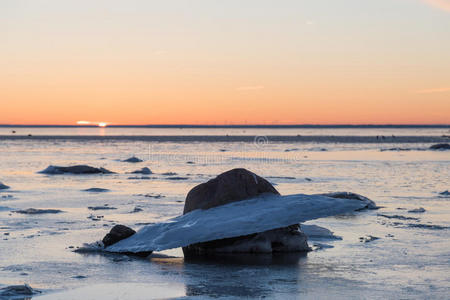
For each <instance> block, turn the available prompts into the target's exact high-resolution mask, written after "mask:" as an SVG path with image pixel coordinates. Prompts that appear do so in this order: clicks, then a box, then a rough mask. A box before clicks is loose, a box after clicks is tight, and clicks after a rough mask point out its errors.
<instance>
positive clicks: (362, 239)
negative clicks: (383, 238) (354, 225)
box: [359, 235, 380, 243]
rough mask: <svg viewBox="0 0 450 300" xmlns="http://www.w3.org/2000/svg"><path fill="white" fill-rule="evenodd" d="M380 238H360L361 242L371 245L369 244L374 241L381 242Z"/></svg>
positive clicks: (369, 236) (368, 236) (370, 236)
mask: <svg viewBox="0 0 450 300" xmlns="http://www.w3.org/2000/svg"><path fill="white" fill-rule="evenodd" d="M379 239H380V238H379V237H376V236H372V235H366V236H365V237H360V238H359V241H360V242H361V243H369V242H372V241H375V240H379Z"/></svg>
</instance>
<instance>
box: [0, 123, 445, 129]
mask: <svg viewBox="0 0 450 300" xmlns="http://www.w3.org/2000/svg"><path fill="white" fill-rule="evenodd" d="M2 127H3V128H13V127H15V128H98V125H23V124H19V125H14V124H0V128H2ZM107 127H108V128H222V129H232V128H236V129H240V128H246V129H250V128H251V129H258V128H263V129H264V128H266V129H277V128H279V129H289V128H305V129H306V128H307V129H320V128H331V129H332V128H344V129H351V128H355V129H358V128H374V129H376V128H397V129H399V128H400V129H401V128H404V129H407V128H449V129H450V124H381V125H376V124H361V125H352V124H335V125H333V124H329V125H320V124H290V125H289V124H278V125H276V124H272V125H270V124H253V125H251V124H239V125H226V124H221V125H205V124H204V125H201V124H199V125H190V124H167V125H164V124H149V125H113V124H108V126H107Z"/></svg>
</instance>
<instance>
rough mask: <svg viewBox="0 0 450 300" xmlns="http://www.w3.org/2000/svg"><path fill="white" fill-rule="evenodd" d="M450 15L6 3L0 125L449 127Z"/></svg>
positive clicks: (330, 5)
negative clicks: (390, 125) (92, 121)
mask: <svg viewBox="0 0 450 300" xmlns="http://www.w3.org/2000/svg"><path fill="white" fill-rule="evenodd" d="M449 3H450V2H449V1H446V0H402V1H399V0H380V1H363V2H359V1H357V2H355V1H350V0H344V1H329V2H326V5H325V2H322V1H319V2H316V1H286V2H285V3H284V4H283V5H280V4H279V3H278V2H276V1H253V0H252V1H246V2H245V3H242V2H241V1H221V2H218V1H206V0H204V1H201V0H199V1H175V2H173V1H137V0H136V1H130V2H128V1H127V2H126V3H125V2H122V1H96V2H95V3H89V5H88V4H87V2H83V1H81V2H80V1H41V0H36V1H28V2H27V1H4V2H1V3H0V16H1V18H0V28H1V29H0V36H1V38H2V46H1V47H0V64H1V66H2V67H1V68H0V104H1V110H2V114H1V117H0V124H68V125H72V124H77V121H78V120H107V121H108V123H109V122H111V123H112V124H123V125H131V124H136V125H140V124H448V123H450V117H449V116H450V114H449V112H450V59H449V55H448V53H450V11H449V10H450V4H449ZM103 123H105V121H102V122H99V123H98V125H99V126H101V125H100V124H103ZM78 124H80V125H83V123H78ZM94 124H95V123H94ZM84 125H86V124H84ZM105 126H106V124H105Z"/></svg>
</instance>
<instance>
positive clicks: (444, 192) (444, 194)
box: [439, 190, 450, 196]
mask: <svg viewBox="0 0 450 300" xmlns="http://www.w3.org/2000/svg"><path fill="white" fill-rule="evenodd" d="M439 195H442V196H450V192H449V191H448V190H447V191H443V192H440V193H439Z"/></svg>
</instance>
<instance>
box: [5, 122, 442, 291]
mask: <svg viewBox="0 0 450 300" xmlns="http://www.w3.org/2000/svg"><path fill="white" fill-rule="evenodd" d="M13 130H14V131H16V133H12V131H13ZM29 134H31V136H28V135H29ZM449 135H450V128H448V127H447V128H445V127H444V128H269V129H268V128H183V129H180V128H108V127H107V128H26V127H20V128H10V127H2V128H0V153H1V155H0V182H2V183H3V184H5V185H7V186H9V187H10V188H9V189H4V190H0V288H2V287H6V286H10V285H16V284H23V283H27V284H29V285H30V286H31V287H33V288H34V289H37V290H39V291H40V293H38V294H35V295H34V296H33V298H36V299H166V298H167V299H209V298H226V299H235V298H236V299H237V298H248V299H260V298H268V299H299V298H301V299H327V298H333V299H448V297H449V296H448V295H449V294H450V196H449V195H446V194H445V193H443V192H445V191H447V190H449V189H450V151H433V150H429V149H428V148H429V147H430V146H431V145H432V144H435V143H439V142H450V139H449V138H448V136H449ZM131 156H136V157H139V158H140V159H142V160H143V162H139V163H127V162H123V161H122V160H125V159H127V158H129V157H131ZM74 164H87V165H90V166H94V167H103V168H106V169H108V170H111V171H114V172H116V174H105V175H45V174H40V173H38V172H39V171H41V170H43V169H45V168H47V167H48V166H49V165H60V166H68V165H74ZM143 167H148V168H149V169H151V171H152V172H153V174H149V175H142V174H129V173H130V172H132V171H135V170H137V169H141V168H143ZM238 167H239V168H247V169H249V170H251V171H253V172H255V173H256V174H258V175H260V176H262V177H265V178H266V179H268V180H269V181H270V182H272V183H273V184H274V185H275V187H276V188H277V189H278V191H279V192H280V193H281V194H283V195H288V194H298V193H304V194H315V193H326V192H336V191H349V192H355V193H358V194H361V195H364V196H366V197H368V198H370V199H372V200H374V201H375V202H376V203H377V205H379V206H382V208H380V209H379V210H369V211H364V212H356V213H352V214H346V215H341V216H336V217H328V218H323V219H318V220H314V221H308V222H307V223H306V225H318V226H322V227H325V228H328V229H329V230H331V231H333V232H334V235H335V236H336V237H340V238H324V237H312V238H311V239H310V241H309V244H310V246H312V247H313V248H314V251H311V252H309V253H307V254H289V255H286V254H284V255H275V254H274V255H244V254H239V255H237V254H235V255H222V256H220V257H211V258H202V259H184V257H183V254H182V251H181V249H179V248H178V249H172V250H167V251H162V252H157V253H154V254H153V255H152V256H150V257H149V258H147V259H143V258H135V257H128V256H125V255H121V254H101V253H83V254H81V253H75V252H73V250H74V249H76V247H78V246H81V245H82V244H83V243H85V242H93V241H96V240H98V239H100V238H101V237H103V236H104V235H105V234H106V233H107V232H108V231H109V230H110V228H111V227H112V226H114V224H124V225H127V226H130V227H133V228H134V229H138V228H140V227H142V226H144V225H145V224H149V223H156V222H160V221H163V220H168V219H170V218H172V217H175V216H178V215H180V214H181V213H182V211H183V206H184V199H185V196H186V194H187V192H188V191H189V190H190V189H191V188H192V187H194V186H195V185H197V184H199V183H202V182H205V181H207V180H208V179H211V178H213V177H215V176H216V175H218V174H219V173H221V172H224V171H227V170H229V169H232V168H238ZM91 188H102V189H108V191H103V192H89V191H85V190H86V189H91ZM442 193H443V194H442ZM98 206H106V207H109V208H115V209H104V210H92V209H89V208H88V207H98ZM28 208H36V209H57V210H61V211H62V212H61V213H56V214H20V213H17V212H15V211H17V210H24V209H28ZM419 208H424V210H425V211H422V210H419V212H414V211H411V210H414V209H419ZM420 211H422V212H420ZM371 237H377V238H378V239H373V238H371ZM28 297H29V296H28ZM1 298H2V297H1V296H0V299H1ZM4 298H7V297H4ZM16 299H21V298H20V297H18V298H16Z"/></svg>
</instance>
